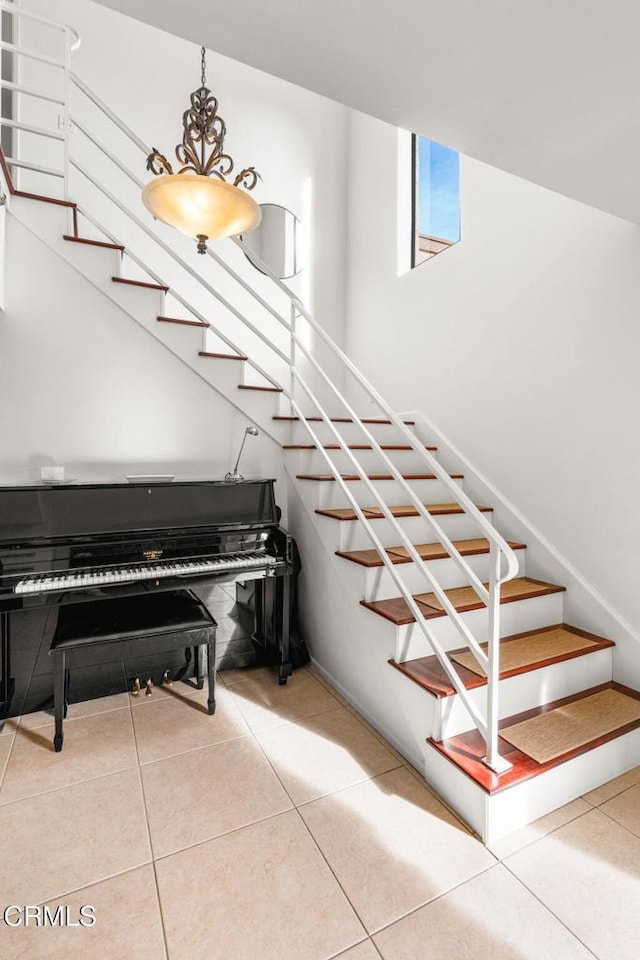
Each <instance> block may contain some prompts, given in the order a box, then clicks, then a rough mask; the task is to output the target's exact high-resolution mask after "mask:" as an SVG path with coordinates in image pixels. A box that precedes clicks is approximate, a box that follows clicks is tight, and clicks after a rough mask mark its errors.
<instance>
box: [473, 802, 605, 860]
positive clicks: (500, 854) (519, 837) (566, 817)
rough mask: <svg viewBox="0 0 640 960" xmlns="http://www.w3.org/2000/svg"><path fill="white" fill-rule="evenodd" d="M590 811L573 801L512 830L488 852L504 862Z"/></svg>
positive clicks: (587, 805) (490, 847)
mask: <svg viewBox="0 0 640 960" xmlns="http://www.w3.org/2000/svg"><path fill="white" fill-rule="evenodd" d="M591 809H592V807H591V806H590V805H589V804H588V803H586V802H585V801H584V800H580V799H578V800H573V801H572V802H571V803H567V804H565V805H564V807H559V808H558V809H557V810H553V811H552V812H551V813H548V814H547V815H546V816H545V817H540V819H539V820H535V821H534V822H533V823H529V824H527V826H526V827H522V828H521V829H520V830H514V832H513V833H510V834H509V835H508V836H506V837H503V838H502V840H497V841H496V842H495V843H492V844H490V845H489V850H490V851H491V853H492V854H493V855H494V857H497V858H498V860H504V858H505V857H508V856H510V855H511V854H512V853H515V852H516V850H522V848H523V847H527V846H528V845H529V844H530V843H533V842H534V841H535V840H540V838H541V837H545V836H546V835H547V834H548V833H551V832H552V831H553V830H557V828H558V827H562V826H563V825H564V824H565V823H569V821H570V820H575V818H576V817H580V816H581V815H582V814H583V813H587V812H588V811H589V810H591Z"/></svg>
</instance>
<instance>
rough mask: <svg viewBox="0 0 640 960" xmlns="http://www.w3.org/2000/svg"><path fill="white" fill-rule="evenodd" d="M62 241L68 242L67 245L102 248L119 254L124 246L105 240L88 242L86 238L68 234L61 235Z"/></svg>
mask: <svg viewBox="0 0 640 960" xmlns="http://www.w3.org/2000/svg"><path fill="white" fill-rule="evenodd" d="M62 239H63V240H68V241H69V243H84V244H86V245H87V246H90V247H104V248H106V249H107V250H119V251H120V252H121V253H124V246H123V245H122V244H121V243H108V242H107V241H106V240H89V238H88V237H72V236H69V235H68V234H66V233H65V234H63V236H62Z"/></svg>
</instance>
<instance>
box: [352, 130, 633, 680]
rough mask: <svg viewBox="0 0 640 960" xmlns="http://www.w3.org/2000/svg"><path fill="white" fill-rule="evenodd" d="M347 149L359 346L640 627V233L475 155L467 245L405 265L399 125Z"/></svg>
mask: <svg viewBox="0 0 640 960" xmlns="http://www.w3.org/2000/svg"><path fill="white" fill-rule="evenodd" d="M425 132H426V131H425ZM349 147H350V152H349V169H350V180H349V244H348V246H349V264H348V266H349V270H348V351H349V353H350V355H351V356H352V357H353V358H354V359H355V361H356V362H357V363H359V364H360V365H361V367H362V368H363V370H364V372H365V373H366V374H367V375H368V376H369V377H370V378H371V379H372V380H373V381H374V382H375V384H376V385H377V386H378V387H379V389H380V390H381V391H382V392H383V394H385V395H386V397H387V398H388V399H390V400H391V401H392V402H393V404H394V405H395V406H396V409H399V410H407V409H412V408H416V409H422V410H424V411H425V413H426V414H427V416H429V417H430V418H431V419H432V420H433V421H434V423H435V424H437V426H438V427H439V428H440V429H441V430H442V432H443V433H444V434H445V435H447V436H448V437H449V438H450V439H451V441H452V442H453V443H454V444H455V445H456V446H457V447H459V448H460V449H461V450H462V451H463V452H464V454H465V455H466V456H467V458H468V459H469V460H470V461H471V463H472V464H474V465H475V467H477V468H478V469H479V470H480V471H481V472H482V473H483V474H484V475H485V476H486V477H487V478H488V479H489V480H490V481H491V482H492V483H493V484H494V485H495V486H496V487H497V488H498V489H499V490H501V491H502V493H503V494H504V495H505V496H506V497H507V498H508V499H509V500H510V501H511V502H512V503H513V504H514V505H515V506H516V507H517V508H518V509H519V510H520V511H521V512H522V513H523V514H524V515H525V516H526V517H527V519H528V520H529V521H530V522H531V523H532V524H533V525H534V526H535V527H537V528H538V529H539V531H540V532H541V533H542V534H543V536H545V537H546V538H547V539H548V540H549V541H550V543H551V544H552V545H553V546H554V547H555V549H556V550H557V551H559V553H560V554H562V555H563V556H564V557H565V558H566V559H568V561H569V562H570V563H571V564H573V566H574V567H575V568H576V569H577V571H578V572H579V573H580V574H581V575H582V577H584V578H586V580H587V581H589V582H590V583H591V584H592V585H593V586H594V587H595V589H596V590H597V591H599V592H600V593H601V594H602V595H603V596H604V598H605V599H606V600H607V601H608V603H609V604H610V605H611V606H612V607H613V608H614V609H615V610H616V611H617V612H618V613H619V614H621V615H622V616H623V617H625V618H627V620H628V621H630V623H631V624H632V626H633V627H634V628H635V629H636V630H638V629H639V628H640V591H639V590H638V585H637V577H638V543H639V542H640V509H639V508H638V505H637V500H636V497H637V493H638V490H640V448H639V446H638V444H637V442H636V434H637V429H638V422H639V415H640V379H639V378H638V356H639V355H640V322H639V317H640V233H639V231H638V229H637V227H636V226H634V225H632V224H630V223H627V222H626V221H622V220H618V219H616V218H614V217H612V216H609V215H607V214H604V213H601V212H599V211H597V210H595V209H593V208H590V207H587V206H585V205H583V204H580V203H577V202H575V201H572V200H569V199H567V198H564V197H562V196H560V195H559V194H555V193H552V192H550V191H547V190H544V189H542V188H541V187H538V186H535V185H533V184H531V183H528V182H526V181H523V180H520V179H518V178H516V177H513V176H510V175H508V174H505V173H503V172H501V171H499V170H496V169H494V168H491V167H488V166H486V165H484V164H481V163H478V162H476V161H473V160H471V159H468V158H463V159H462V165H461V177H462V240H461V242H460V243H459V244H458V245H457V246H455V247H452V248H451V249H450V250H449V251H446V252H445V253H442V254H440V255H439V256H437V257H435V258H433V259H432V260H430V261H428V262H427V263H425V264H423V265H421V266H420V267H418V268H416V269H415V270H411V271H409V272H406V273H404V274H401V275H399V272H398V245H399V242H400V246H403V245H404V243H405V241H404V239H403V238H402V237H401V236H399V228H398V204H397V183H398V175H399V170H398V131H397V130H396V129H395V128H394V127H391V126H388V125H386V124H383V123H381V122H379V121H377V120H373V119H372V118H370V117H366V116H364V115H363V114H357V113H351V115H350V134H349ZM409 176H410V174H409V168H408V166H407V168H406V170H403V171H402V177H403V178H405V177H406V178H408V177H409ZM603 176H606V171H603ZM405 214H406V216H405V226H404V228H403V229H407V230H408V215H409V210H408V208H407V209H406V210H405ZM401 219H402V218H401ZM637 659H638V658H637V657H636V660H637ZM619 679H623V677H619Z"/></svg>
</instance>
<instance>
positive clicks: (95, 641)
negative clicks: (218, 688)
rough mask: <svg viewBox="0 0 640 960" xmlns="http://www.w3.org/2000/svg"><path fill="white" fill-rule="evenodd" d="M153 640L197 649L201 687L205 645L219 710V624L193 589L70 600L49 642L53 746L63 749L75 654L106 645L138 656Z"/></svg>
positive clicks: (212, 705)
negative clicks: (143, 645)
mask: <svg viewBox="0 0 640 960" xmlns="http://www.w3.org/2000/svg"><path fill="white" fill-rule="evenodd" d="M150 638H153V643H154V647H155V648H156V650H165V651H173V650H177V649H180V648H187V649H191V648H193V652H194V659H195V677H196V681H197V684H198V688H199V689H202V686H203V684H204V656H203V654H204V648H205V646H206V647H207V677H208V683H209V696H208V700H207V707H208V710H209V713H210V714H213V713H215V709H216V700H215V683H216V669H215V662H216V622H215V620H214V619H213V617H212V616H211V614H210V613H209V611H208V610H207V608H206V607H205V606H204V604H202V603H201V602H200V601H199V600H198V598H197V597H196V596H195V594H193V593H192V592H191V591H190V590H172V591H167V592H165V593H152V594H147V595H140V596H131V597H119V598H113V599H108V600H97V601H96V602H95V603H68V604H65V605H63V606H61V607H60V616H59V618H58V625H57V627H56V632H55V635H54V637H53V640H52V642H51V650H50V651H49V652H50V654H51V655H52V656H53V661H54V666H53V683H54V705H55V720H56V730H55V736H54V739H53V745H54V747H55V750H56V752H59V751H60V750H62V741H63V733H62V725H63V720H64V718H65V717H66V715H67V688H68V678H69V661H70V660H73V655H74V653H77V652H78V651H81V650H86V649H87V648H88V647H95V646H96V645H100V646H103V645H105V644H108V645H109V647H110V649H115V652H117V653H118V654H119V655H121V656H123V657H127V656H135V655H136V653H138V652H139V647H140V644H141V643H142V641H146V640H148V639H150Z"/></svg>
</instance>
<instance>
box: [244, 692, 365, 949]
mask: <svg viewBox="0 0 640 960" xmlns="http://www.w3.org/2000/svg"><path fill="white" fill-rule="evenodd" d="M325 712H327V711H325ZM301 719H306V718H305V717H303V718H301ZM251 735H252V736H253V739H254V740H255V742H256V745H257V747H258V750H259V751H260V753H261V754H262V755H263V757H264V758H265V760H266V762H267V764H268V765H269V768H270V769H271V771H272V773H273V775H274V777H275V778H276V780H277V781H278V783H279V784H280V786H281V787H282V789H283V790H284V792H285V794H286V796H287V797H288V798H289V801H290V802H291V804H292V810H293V812H295V814H296V816H297V818H298V820H299V822H300V823H301V824H302V826H303V828H304V830H305V831H306V832H307V834H308V836H309V838H310V840H311V842H312V843H313V845H314V847H315V848H316V850H317V851H318V853H319V854H320V856H321V857H322V860H323V861H324V863H325V864H326V865H327V869H328V870H329V872H330V874H331V876H332V877H333V878H334V880H335V882H336V884H337V885H338V888H339V890H340V891H341V892H342V895H343V896H344V898H345V900H346V901H347V903H348V904H349V906H350V907H351V909H352V910H353V912H354V915H355V917H356V919H357V920H358V923H359V924H360V925H361V927H362V929H363V931H364V933H365V937H363V939H362V940H358V941H357V943H355V944H351V945H350V947H347V948H346V949H351V947H353V946H357V944H359V943H362V942H363V941H364V940H365V939H368V938H369V931H368V930H367V928H366V926H365V924H364V922H363V920H362V918H361V916H360V914H359V913H358V911H357V910H356V908H355V906H354V905H353V903H352V902H351V899H350V898H349V896H348V895H347V892H346V890H345V889H344V887H343V886H342V884H341V883H340V881H339V879H338V877H337V876H336V874H335V872H334V870H333V868H332V866H331V864H330V863H329V861H328V860H327V858H326V856H325V855H324V852H323V850H322V848H321V847H320V845H319V843H318V841H317V840H316V838H315V837H314V836H313V834H312V833H311V831H310V830H309V827H308V826H307V824H306V823H305V820H304V817H303V816H302V814H301V813H300V811H299V810H298V808H297V806H296V804H295V801H294V799H293V797H292V796H291V794H290V793H289V791H288V790H287V788H286V786H285V785H284V783H283V782H282V780H281V778H280V776H279V774H278V771H277V770H276V769H275V767H274V766H273V764H272V763H271V760H270V759H269V757H268V756H267V754H266V753H265V750H264V748H263V746H262V744H261V743H260V741H259V740H258V738H257V737H256V734H255V732H254V731H253V730H251ZM287 812H289V811H287ZM279 816H281V814H279ZM343 952H344V951H343Z"/></svg>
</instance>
